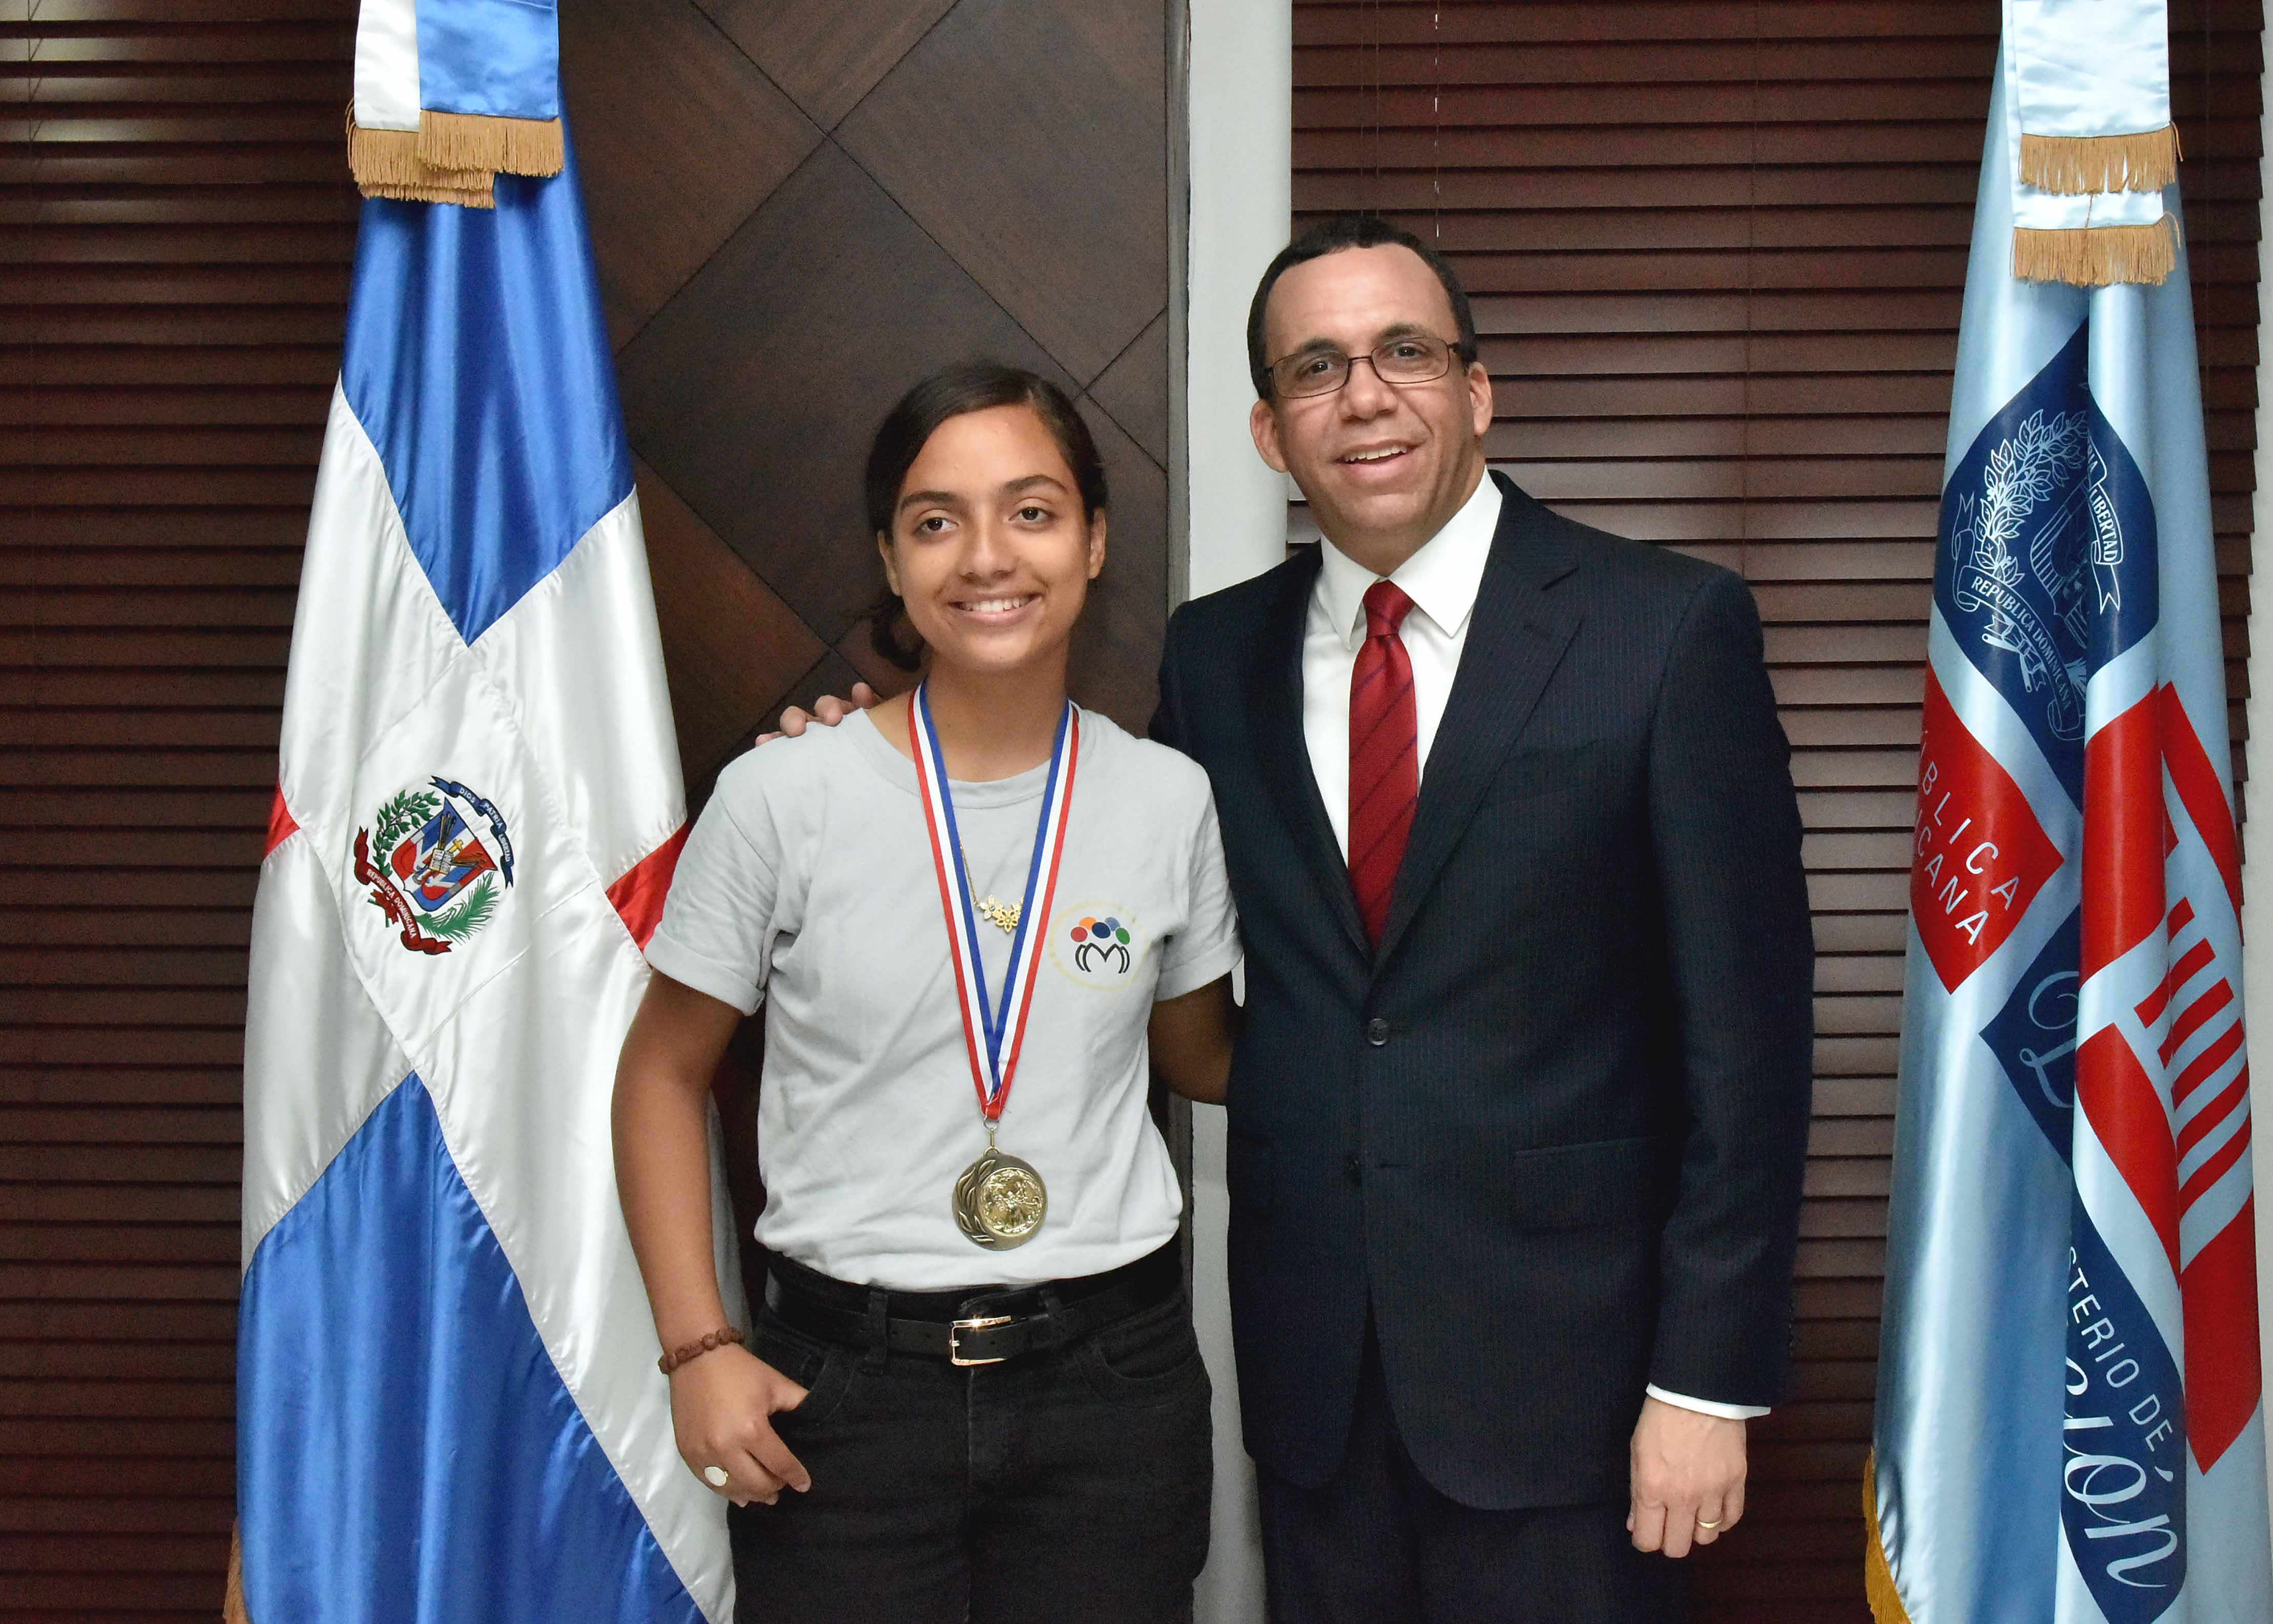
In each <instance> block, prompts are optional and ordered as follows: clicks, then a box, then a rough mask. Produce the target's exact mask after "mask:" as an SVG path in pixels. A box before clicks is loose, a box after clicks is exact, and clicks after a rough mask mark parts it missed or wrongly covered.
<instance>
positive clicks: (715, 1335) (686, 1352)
mask: <svg viewBox="0 0 2273 1624" xmlns="http://www.w3.org/2000/svg"><path fill="white" fill-rule="evenodd" d="M741 1340H742V1334H741V1333H740V1332H739V1331H738V1330H736V1329H735V1328H734V1327H732V1326H731V1325H722V1326H720V1327H718V1328H717V1329H716V1330H715V1331H712V1332H710V1333H709V1334H708V1335H705V1336H704V1337H703V1338H702V1339H701V1341H700V1342H689V1343H687V1344H686V1346H685V1347H684V1348H681V1349H679V1350H677V1351H675V1352H672V1353H666V1354H664V1356H663V1357H661V1358H659V1359H657V1360H656V1362H655V1367H656V1369H657V1370H659V1371H661V1372H663V1373H664V1375H666V1376H668V1375H670V1374H671V1372H673V1371H675V1370H677V1369H678V1368H679V1366H680V1365H684V1364H686V1362H687V1361H688V1360H690V1359H699V1358H701V1357H702V1356H703V1355H704V1354H706V1353H708V1352H709V1351H710V1350H712V1349H714V1348H723V1347H724V1346H725V1345H726V1344H727V1343H728V1342H740V1341H741Z"/></svg>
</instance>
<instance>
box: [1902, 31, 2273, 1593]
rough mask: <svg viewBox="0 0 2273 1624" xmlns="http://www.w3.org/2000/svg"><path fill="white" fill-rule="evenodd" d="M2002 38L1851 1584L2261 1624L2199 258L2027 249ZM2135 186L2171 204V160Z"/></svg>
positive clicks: (2255, 1406)
mask: <svg viewBox="0 0 2273 1624" xmlns="http://www.w3.org/2000/svg"><path fill="white" fill-rule="evenodd" d="M2131 9H2134V10H2136V9H2138V8H2136V7H2133V8H2131ZM2152 9H2153V10H2154V11H2155V12H2156V16H2155V18H2154V19H2153V23H2154V26H2155V27H2156V28H2157V29H2159V27H2160V26H2161V22H2160V16H2159V11H2160V8H2159V7H2156V8H2152ZM2012 10H2013V8H2012V6H2010V5H2008V8H2007V19H2008V28H2009V26H2010V19H2011V15H2012ZM2011 43H2012V42H2011V40H2010V38H2009V35H2008V40H2007V52H2006V55H2005V57H2004V61H2003V64H2001V65H2000V68H1999V76H1998V86H1997V91H1996V94H1995V96H1994V98H1993V100H1992V106H1991V109H1990V115H1989V136H1988V141H1987V146H1986V150H1985V153H1984V158H1983V162H1982V176H1981V191H1980V199H1979V203H1978V206H1977V213H1976V215H1975V221H1974V236H1973V252H1972V259H1971V264H1970V266H1969V270H1968V274H1967V281H1966V291H1965V308H1964V315H1963V318H1962V327H1961V332H1960V337H1959V342H1958V357H1957V378H1956V387H1955V394H1954V401H1953V402H1952V408H1951V417H1950V428H1949V452H1948V458H1947V464H1946V467H1945V471H1944V487H1943V499H1942V508H1941V524H1940V532H1939V547H1938V549H1937V557H1936V560H1935V567H1934V593H1933V608H1932V624H1931V629H1930V633H1929V641H1928V660H1929V664H1928V670H1927V674H1926V680H1925V710H1924V745H1923V748H1922V752H1921V757H1920V762H1919V778H1918V805H1917V831H1916V840H1915V845H1914V847H1913V868H1912V873H1911V884H1910V909H1911V923H1912V929H1911V932H1910V936H1909V966H1908V977H1907V984H1906V988H1905V998H1904V1013H1903V1035H1902V1063H1901V1064H1902V1079H1901V1095H1900V1105H1899V1110H1898V1115H1897V1117H1896V1124H1895V1147H1894V1199H1893V1206H1892V1212H1891V1216H1890V1225H1889V1234H1888V1258H1887V1301H1886V1310H1885V1323H1884V1330H1883V1333H1882V1336H1883V1340H1882V1345H1881V1350H1880V1359H1879V1395H1878V1413H1877V1422H1876V1451H1875V1455H1874V1459H1873V1464H1872V1469H1871V1470H1870V1472H1869V1474H1868V1477H1867V1481H1866V1484H1865V1502H1866V1506H1867V1507H1868V1509H1869V1512H1870V1515H1871V1519H1872V1526H1871V1530H1870V1549H1869V1552H1868V1556H1867V1561H1866V1570H1867V1578H1868V1581H1869V1589H1870V1593H1871V1599H1872V1605H1873V1608H1874V1610H1875V1611H1876V1613H1877V1614H1878V1617H1879V1620H1880V1624H1895V1620H1908V1624H2155V1621H2157V1620H2160V1621H2162V1624H2265V1621H2266V1620H2269V1619H2273V1581H2269V1576H2268V1533H2267V1520H2266V1490H2265V1460H2264V1441H2265V1440H2264V1429H2263V1410H2262V1405H2261V1402H2260V1376H2259V1365H2258V1350H2257V1312H2256V1273H2255V1260H2254V1238H2253V1222H2254V1208H2253V1204H2252V1200H2251V1192H2250V1162H2249V1155H2248V1146H2249V1098H2248V1094H2249V1074H2248V1069H2247V1049H2246V1048H2245V1046H2244V1043H2243V1034H2242V1026H2241V1006H2240V1001H2239V989H2240V987H2241V941H2240V929H2239V906H2240V876H2239V853H2238V848H2237V842H2236V839H2235V834H2234V813H2233V807H2232V790H2231V786H2230V783H2229V776H2230V775H2229V768H2228V763H2229V759H2230V757H2229V755H2228V746H2227V737H2226V726H2225V714H2226V713H2225V688H2224V668H2223V658H2224V657H2223V649H2222V644H2221V639H2220V634H2219V622H2218V611H2217V566H2216V561H2215V559H2214V557H2213V552H2212V534H2211V528H2210V515H2209V478H2208V464H2207V459H2206V456H2205V454H2204V449H2203V440H2202V402H2201V394H2200V387H2199V384H2198V381H2197V376H2196V372H2195V357H2194V328H2193V320H2192V312H2191V306H2190V301H2189V297H2188V291H2187V267H2186V261H2185V257H2184V254H2183V252H2182V251H2179V252H2177V254H2176V260H2175V269H2174V271H2173V272H2172V274H2170V275H2169V277H2168V279H2167V280H2166V281H2164V282H2161V283H2160V285H2138V284H2136V283H2134V284H2130V285H2116V286H2101V287H2096V288H2091V289H2085V288H2082V287H2071V286H2067V285H2065V284H2063V283H2059V282H2023V281H2021V280H2019V279H2018V278H2016V277H2015V275H2014V223H2015V220H2014V192H2015V184H2014V177H2015V174H2016V172H2017V169H2016V156H2017V154H2018V152H2019V148H2020V130H2019V124H2018V121H2017V119H2016V118H2015V117H2014V107H2013V102H2012V99H2011V96H2010V94H2009V93H2010V90H2011V80H2010V79H2009V77H2008V70H2009V69H2010V68H2011V66H2012V63H2013V60H2014V58H2013V54H2012V49H2011ZM2078 49H2080V48H2078ZM2063 201H2064V200H2063ZM2155 203H2156V205H2157V208H2156V212H2157V214H2159V213H2161V212H2164V211H2167V213H2168V214H2170V215H2171V216H2173V217H2175V215H2176V214H2177V211H2178V205H2179V199H2178V192H2177V188H2176V186H2175V184H2173V185H2172V187H2171V188H2170V189H2169V190H2168V191H2167V192H2165V193H2163V194H2162V195H2161V196H2160V197H2159V198H2158V199H2155ZM2132 208H2133V211H2134V214H2135V213H2136V212H2137V208H2138V206H2137V205H2135V204H2134V205H2133V206H2132ZM2142 229H2145V228H2142ZM2172 245H2173V247H2174V248H2175V247H2176V243H2175V237H2174V236H2173V244H2172Z"/></svg>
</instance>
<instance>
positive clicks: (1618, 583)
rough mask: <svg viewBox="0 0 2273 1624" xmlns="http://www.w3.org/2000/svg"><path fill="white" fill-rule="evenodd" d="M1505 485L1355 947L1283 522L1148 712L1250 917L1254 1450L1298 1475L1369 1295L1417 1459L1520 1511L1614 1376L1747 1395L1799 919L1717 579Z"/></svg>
mask: <svg viewBox="0 0 2273 1624" xmlns="http://www.w3.org/2000/svg"><path fill="white" fill-rule="evenodd" d="M1493 477H1495V478H1497V477H1498V476H1497V475H1495V476H1493ZM1501 487H1502V492H1503V496H1504V505H1503V507H1502V509H1501V515H1500V523H1499V528H1498V530H1497V533H1496V535H1495V537H1494V538H1493V541H1492V545H1491V553H1490V556H1489V562H1488V564H1487V565H1486V567H1485V569H1484V574H1483V579H1482V586H1481V587H1480V589H1479V590H1478V593H1477V597H1476V603H1475V608H1474V614H1473V617H1472V619H1471V620H1470V622H1469V627H1468V634H1467V645H1466V647H1465V649H1464V650H1463V652H1462V655H1461V659H1460V665H1459V673H1458V675H1457V677H1456V679H1455V680H1454V682H1453V685H1452V694H1451V697H1450V700H1449V702H1448V703H1447V705H1446V708H1445V711H1444V720H1443V723H1442V725H1441V726H1440V728H1439V730H1438V732H1437V736H1436V741H1435V743H1434V745H1433V746H1432V747H1431V749H1430V753H1429V758H1428V762H1427V763H1426V765H1425V767H1424V768H1423V773H1422V789H1421V799H1420V805H1419V808H1418V809H1417V812H1416V815H1415V817H1414V824H1413V831H1412V836H1411V839H1410V843H1409V844H1408V846H1407V848H1406V853H1405V858H1404V862H1403V866H1402V867H1401V868H1400V869H1399V873H1398V877H1397V883H1396V889H1395V892H1394V896H1393V900H1392V906H1391V910H1390V914H1389V921H1388V925H1387V928H1386V930H1385V933H1384V936H1383V940H1382V943H1381V945H1380V948H1379V950H1378V951H1375V950H1373V949H1372V948H1370V947H1369V945H1368V944H1367V942H1366V938H1365V935H1364V932H1363V929H1362V926H1361V924H1360V922H1359V918H1358V913H1357V907H1356V903H1355V901H1354V898H1353V897H1352V894H1351V891H1350V885H1349V876H1348V871H1347V868H1346V867H1345V865H1344V862H1343V859H1342V857H1341V855H1340V853H1339V850H1338V849H1337V846H1336V843H1335V840H1334V837H1333V831H1332V826H1331V825H1330V824H1329V823H1327V821H1326V811H1325V807H1324V803H1323V802H1322V801H1321V800H1320V799H1319V795H1318V791H1317V782H1316V779H1315V778H1314V777H1313V776H1312V773H1311V770H1310V762H1309V752H1308V750H1307V748H1306V747H1305V745H1304V742H1303V735H1302V632H1303V625H1304V620H1305V616H1306V614H1307V612H1308V607H1309V598H1310V592H1311V587H1312V584H1313V583H1314V581H1315V580H1316V577H1317V570H1318V559H1317V553H1316V551H1315V550H1306V552H1305V553H1303V554H1302V555H1301V556H1299V557H1296V558H1294V559H1292V560H1289V561H1287V563H1286V564H1284V565H1282V566H1280V567H1279V568H1277V569H1274V570H1272V571H1271V572H1270V573H1269V574H1267V575H1262V576H1259V577H1257V579H1255V580H1252V581H1249V582H1246V583H1242V584H1241V585H1239V586H1235V587H1233V588H1230V589H1229V590H1226V591H1221V592H1217V593H1214V594H1212V595H1211V596H1209V597H1206V598H1199V599H1197V600H1195V601H1193V602H1191V603H1189V604H1186V605H1184V606H1183V607H1182V608H1181V609H1179V610H1178V611H1177V612H1176V613H1175V614H1174V617H1173V618H1172V619H1171V620H1170V622H1169V626H1168V632H1167V647H1166V650H1165V654H1164V658H1163V659H1162V662H1161V668H1160V705H1159V713H1158V715H1157V716H1156V718H1155V719H1154V723H1153V733H1154V736H1155V737H1157V738H1159V739H1160V740H1162V741H1165V742H1167V743H1169V744H1172V745H1174V746H1175V747H1176V748H1180V749H1182V750H1183V751H1184V752H1186V753H1187V754H1188V755H1189V756H1193V757H1194V758H1195V759H1197V761H1198V762H1199V763H1201V764H1202V765H1203V766H1204V767H1205V768H1206V769H1207V771H1208V775H1209V778H1211V780H1212V783H1213V786H1214V789H1215V799H1216V806H1217V809H1218V812H1219V816H1220V818H1221V821H1222V825H1223V834H1224V846H1225V851H1226V853H1227V858H1228V860H1229V865H1230V872H1231V883H1232V890H1233V892H1234V897H1235V898H1236V900H1237V903H1238V906H1239V916H1240V924H1241V929H1242V936H1243V937H1244V940H1245V944H1246V951H1247V1002H1246V1017H1245V1021H1244V1024H1243V1026H1242V1030H1241V1034H1240V1039H1239V1046H1238V1051H1237V1055H1236V1058H1235V1060H1234V1066H1233V1072H1232V1081H1231V1093H1230V1098H1229V1103H1228V1109H1229V1114H1230V1116H1229V1131H1230V1156H1229V1169H1228V1170H1229V1180H1230V1196H1231V1229H1230V1273H1231V1299H1232V1315H1233V1328H1234V1337H1235V1342H1236V1346H1237V1350H1238V1365H1239V1392H1240V1404H1241V1414H1242V1422H1243V1425H1244V1429H1245V1432H1246V1440H1247V1446H1248V1448H1249V1451H1250V1452H1251V1453H1252V1454H1253V1455H1254V1456H1255V1458H1256V1460H1257V1462H1258V1463H1259V1464H1260V1465H1261V1466H1262V1467H1263V1468H1264V1470H1267V1471H1270V1472H1272V1473H1273V1474H1275V1475H1277V1476H1279V1477H1282V1478H1285V1479H1287V1480H1290V1481H1292V1482H1294V1483H1297V1484H1302V1485H1316V1484H1318V1483H1322V1482H1324V1480H1326V1479H1327V1478H1328V1477H1331V1476H1332V1474H1333V1472H1334V1471H1335V1470H1336V1469H1337V1468H1338V1467H1339V1464H1340V1462H1341V1459H1342V1455H1343V1451H1344V1448H1345V1446H1346V1442H1347V1436H1348V1432H1349V1423H1350V1416H1351V1410H1352V1403H1353V1397H1354V1392H1355V1389H1356V1386H1357V1377H1358V1364H1359V1355H1360V1352H1361V1350H1362V1345H1363V1336H1364V1330H1365V1325H1366V1320H1367V1317H1368V1313H1369V1312H1370V1313H1371V1316H1372V1319H1373V1321H1374V1325H1375V1327H1376V1334H1377V1337H1378V1339H1379V1346H1380V1350H1381V1360H1382V1367H1383V1372H1384V1376H1385V1378H1386V1380H1387V1386H1388V1390H1389V1395H1390V1401H1391V1405H1392V1410H1394V1412H1395V1416H1396V1420H1397V1425H1398V1428H1399V1432H1400V1434H1401V1436H1402V1437H1403V1439H1404V1441H1405V1445H1406V1447H1407V1451H1408V1452H1409V1453H1410V1455H1412V1458H1413V1460H1414V1464H1415V1465H1416V1466H1417V1467H1418V1468H1419V1469H1420V1470H1421V1472H1422V1475H1423V1476H1424V1477H1426V1478H1427V1479H1428V1480H1429V1482H1430V1483H1431V1484H1432V1485H1435V1486H1436V1487H1437V1489H1439V1490H1440V1491H1442V1492H1444V1493H1446V1494H1448V1495H1450V1496H1452V1498H1453V1499H1455V1500H1459V1501H1461V1502H1463V1503H1465V1504H1468V1505H1472V1506H1478V1507H1531V1506H1547V1505H1564V1504H1576V1503H1580V1502H1584V1501H1589V1500H1600V1499H1614V1500H1615V1499H1623V1498H1624V1495H1625V1493H1626V1485H1627V1470H1628V1468H1627V1459H1626V1453H1627V1440H1628V1438H1629V1436H1630V1435H1631V1433H1632V1428H1633V1425H1634V1421H1635V1418H1636V1417H1637V1415H1638V1414H1639V1410H1640V1406H1641V1402H1642V1397H1643V1387H1644V1386H1645V1384H1646V1383H1648V1382H1653V1381H1654V1382H1655V1383H1657V1384H1658V1385H1659V1386H1660V1387H1664V1388H1666V1389H1668V1390H1669V1391H1672V1392H1677V1393H1682V1394H1685V1395H1692V1396H1694V1397H1699V1398H1707V1399H1717V1400H1722V1401H1724V1402H1731V1403H1747V1404H1767V1403H1773V1402H1776V1401H1777V1400H1778V1399H1779V1398H1780V1397H1781V1396H1782V1390H1783V1386H1784V1382H1785V1380H1786V1376H1787V1372H1788V1370H1789V1360H1790V1322H1791V1274H1792V1257H1793V1252H1794V1250H1795V1246H1796V1244H1797V1226H1798V1211H1799V1195H1800V1177H1801V1172H1802V1168H1803V1164H1804V1160H1805V1155H1806V1145H1807V1126H1808V1114H1809V1089H1810V1074H1811V1052H1812V1041H1813V1030H1814V1021H1813V1014H1812V986H1811V982H1812V965H1813V946H1812V941H1811V937H1810V931H1809V921H1808V905H1807V891H1806V886H1805V882H1804V876H1803V873H1802V870H1801V867H1800V850H1799V843H1800V823H1799V816H1798V810H1797V804H1796V801H1795V800H1794V797H1793V793H1792V786H1791V775H1790V767H1789V749H1788V747H1787V746H1786V743H1785V741H1784V736H1783V732H1782V727H1781V726H1779V724H1778V722H1777V720H1776V714H1775V704H1774V696H1773V695H1772V694H1771V693H1770V691H1769V688H1768V680H1767V671H1766V669H1765V666H1764V665H1763V664H1762V658H1761V643H1760V630H1759V617H1758V614H1757V613H1756V611H1755V609H1754V607H1753V604H1752V594H1751V593H1750V592H1749V591H1748V590H1746V589H1745V587H1744V583H1743V582H1742V581H1741V580H1740V579H1739V578H1738V577H1737V575H1733V574H1731V573H1730V572H1729V571H1728V570H1725V569H1722V568H1717V567H1715V566H1713V565H1709V564H1705V563H1700V562H1699V561H1697V560H1692V559H1689V558H1686V557H1684V556H1683V555H1681V554H1679V553H1670V552H1666V551H1662V550H1659V549H1657V548H1654V547H1647V546H1643V545H1639V544H1636V543H1634V542H1631V541H1625V540H1622V539H1620V538H1616V537H1612V536H1608V535H1605V534H1603V533H1602V532H1601V531H1598V530H1590V529H1588V528H1587V527H1586V526H1584V525H1580V524H1578V523H1572V521H1570V520H1567V519H1564V518H1562V517H1560V516H1558V515H1555V514H1552V513H1550V512H1549V511H1548V510H1547V509H1546V508H1543V507H1542V506H1540V505H1539V504H1538V503H1537V502H1535V501H1534V500H1531V498H1529V497H1528V496H1527V495H1525V494H1524V493H1523V492H1521V491H1519V490H1518V489H1517V488H1516V487H1515V486H1514V485H1512V484H1510V483H1508V482H1507V481H1505V480H1504V479H1503V480H1501Z"/></svg>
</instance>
